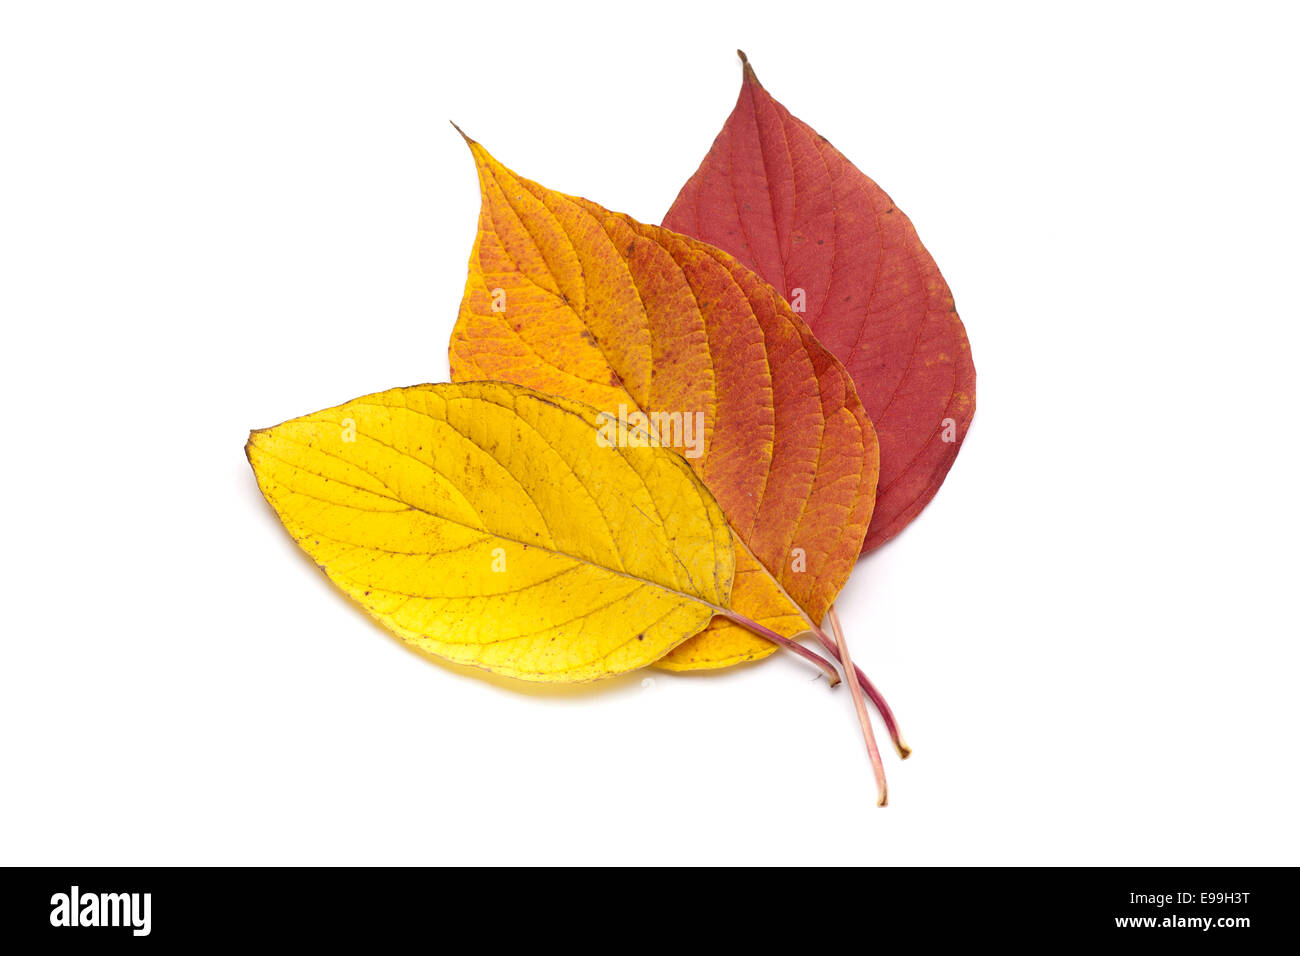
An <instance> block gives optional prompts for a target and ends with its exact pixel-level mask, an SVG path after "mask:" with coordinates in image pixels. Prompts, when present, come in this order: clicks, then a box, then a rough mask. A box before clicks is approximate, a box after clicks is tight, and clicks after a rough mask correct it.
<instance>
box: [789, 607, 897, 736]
mask: <svg viewBox="0 0 1300 956" xmlns="http://www.w3.org/2000/svg"><path fill="white" fill-rule="evenodd" d="M829 614H830V618H831V628H832V629H840V617H839V615H838V614H836V613H835V605H833V604H832V605H831V607H830V611H829ZM812 631H813V634H815V635H816V637H817V640H819V641H821V645H822V647H824V648H826V650H827V651H828V652H829V653H830V654H831V656H832V657H834V658H835V659H836V660H837V661H839V662H840V663H841V664H843V663H844V659H843V658H842V657H841V656H840V651H839V648H838V647H837V646H836V643H835V641H832V640H831V639H830V638H829V637H828V636H827V635H826V632H825V631H823V630H822V629H821V628H820V627H814V628H813V629H812ZM853 671H854V673H855V674H856V675H857V678H858V684H859V685H860V686H861V687H862V689H863V690H864V691H865V692H866V694H867V696H868V697H869V698H871V703H872V704H874V705H875V708H876V710H877V711H879V713H880V719H881V720H883V721H884V722H885V729H886V730H888V731H889V739H890V740H892V741H893V742H894V749H895V750H897V751H898V756H899V757H901V758H902V759H904V760H906V759H907V758H908V757H910V756H912V748H911V747H909V746H908V745H907V741H905V740H904V739H903V732H902V731H901V730H900V729H899V727H898V719H897V718H896V717H895V716H894V711H893V710H892V709H891V708H890V706H889V702H888V701H887V700H885V695H884V694H882V693H880V691H879V690H877V689H876V685H875V684H873V683H871V679H870V678H869V677H867V675H866V674H865V673H863V670H862V668H861V667H859V666H858V665H857V664H854V665H853ZM846 673H847V672H846Z"/></svg>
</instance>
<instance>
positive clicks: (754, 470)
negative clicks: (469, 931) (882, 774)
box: [450, 140, 878, 669]
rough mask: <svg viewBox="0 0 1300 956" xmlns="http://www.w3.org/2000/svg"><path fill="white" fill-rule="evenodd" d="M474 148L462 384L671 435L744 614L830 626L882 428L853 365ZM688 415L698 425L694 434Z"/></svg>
mask: <svg viewBox="0 0 1300 956" xmlns="http://www.w3.org/2000/svg"><path fill="white" fill-rule="evenodd" d="M469 143H470V148H471V150H472V152H473V154H474V158H475V162H476V163H477V166H478V172H479V181H480V188H481V192H482V208H481V212H480V217H479V229H478V235H477V237H476V239H475V242H474V249H473V252H472V254H471V256H470V263H469V278H468V281H467V284H466V288H465V295H464V299H463V300H462V302H461V309H460V315H459V318H458V320H457V323H456V327H455V330H454V331H453V333H452V338H451V344H450V358H451V374H452V378H453V380H457V381H465V380H474V379H500V380H505V381H510V382H516V383H518V384H521V385H527V386H530V387H533V388H536V389H539V390H541V391H544V392H549V393H553V394H558V395H565V396H568V397H571V398H574V399H579V400H582V401H584V402H587V403H589V404H591V405H594V406H596V407H597V408H599V409H602V410H604V411H605V412H606V413H608V415H609V416H610V418H611V419H612V418H613V417H615V416H617V417H618V420H619V421H622V420H623V419H624V418H629V417H635V416H642V417H643V418H644V419H649V420H650V421H651V422H652V423H653V422H654V421H656V420H657V421H659V422H660V423H661V424H663V423H667V425H668V426H669V427H667V431H668V433H669V435H668V440H667V441H666V442H665V443H666V444H668V445H669V446H670V447H673V448H675V449H676V450H677V451H678V452H680V453H681V454H683V455H684V456H685V457H686V460H687V461H688V462H690V464H691V466H692V467H693V468H694V469H695V471H696V473H697V474H698V475H699V476H700V477H701V478H703V480H704V483H705V485H707V486H708V488H709V490H710V491H712V492H713V494H714V496H715V497H716V498H717V500H718V503H719V504H720V505H721V506H722V510H723V512H724V514H725V515H726V518H727V521H728V522H729V523H730V525H731V527H732V528H733V529H734V530H735V532H736V537H737V538H738V540H739V542H740V546H739V547H738V549H737V559H736V563H737V569H738V570H737V576H736V581H735V587H734V590H733V595H732V597H733V606H734V607H735V609H736V610H737V611H739V612H740V613H742V614H745V615H746V616H748V617H751V618H754V619H755V620H758V621H760V622H762V623H764V624H766V625H767V626H769V627H771V628H772V629H773V630H776V631H778V632H780V633H782V634H784V635H787V636H789V635H792V634H795V633H798V632H801V631H804V630H806V629H808V628H809V627H810V626H811V625H815V624H817V623H820V621H821V620H822V618H823V616H824V615H825V613H826V609H827V608H828V607H829V606H830V604H831V602H832V601H833V600H834V598H835V596H836V595H837V594H838V593H839V591H840V589H841V588H842V587H843V585H844V583H845V581H846V580H847V579H848V576H849V573H850V571H851V570H852V568H853V564H854V562H855V560H856V558H857V556H858V554H859V551H860V548H861V544H862V540H863V537H864V536H865V534H866V528H867V524H868V522H869V520H870V517H871V509H872V502H873V499H874V494H875V486H876V474H877V454H878V453H877V448H876V439H875V434H874V431H873V429H872V426H871V422H870V421H869V419H868V418H867V416H866V415H865V413H864V411H863V408H862V404H861V402H860V401H859V400H858V397H857V394H856V392H855V391H854V388H853V384H852V381H851V380H850V378H849V376H848V373H847V372H846V371H845V370H844V368H843V366H841V365H840V363H839V362H838V361H836V359H835V358H834V357H833V356H832V355H831V354H830V353H829V352H828V351H826V349H824V348H823V347H822V346H821V345H820V344H819V343H818V342H817V341H816V339H815V338H814V337H813V335H812V334H811V333H810V332H809V330H808V328H807V326H805V325H804V323H803V322H802V321H801V320H800V319H799V317H798V316H797V315H795V314H794V312H792V311H791V309H790V307H789V305H788V304H787V303H786V302H785V301H784V300H783V299H782V298H781V297H780V296H779V295H778V294H777V293H776V292H775V291H774V290H773V289H772V288H771V286H769V285H768V284H767V283H765V282H763V281H762V280H761V279H759V278H758V277H757V276H756V275H754V274H753V273H752V272H751V271H750V270H748V269H746V268H745V267H743V266H742V265H740V264H739V263H737V262H736V261H735V260H734V259H732V257H730V256H728V255H726V254H725V253H722V252H720V251H718V250H717V249H714V248H713V247H711V246H708V245H706V244H705V243H701V242H698V241H696V240H694V239H690V238H687V237H684V236H679V235H676V234H674V233H672V232H670V231H668V230H666V229H662V228H660V227H658V226H652V225H645V224H643V223H639V222H637V221H636V220H634V219H632V218H631V217H629V216H626V215H623V214H621V213H616V212H610V211H609V210H607V209H604V208H602V207H601V206H598V205H596V204H595V203H593V202H589V201H587V200H585V199H579V198H576V197H573V196H566V195H563V194H561V193H558V192H554V191H552V190H548V189H546V188H545V187H543V186H541V185H539V184H537V183H534V182H531V181H529V180H527V179H524V178H522V177H520V176H518V175H516V174H515V173H513V172H511V171H510V170H509V169H507V168H506V167H505V166H503V165H501V164H500V163H498V162H497V161H496V160H495V159H493V157H492V156H490V155H489V154H488V153H487V151H486V150H484V149H483V147H482V146H480V145H479V144H477V143H475V142H473V141H472V140H471V141H469ZM678 421H679V422H682V423H685V424H686V425H689V423H691V422H698V427H697V428H696V429H695V430H694V433H693V434H687V435H682V434H681V431H682V429H675V428H673V427H671V426H672V423H673V422H678ZM676 438H683V439H684V440H683V441H676V440H675V439H676ZM685 439H689V441H688V440H685ZM692 441H693V443H694V444H693V445H692V443H691V442H692ZM771 649H772V648H771V646H770V645H769V644H768V643H766V642H764V641H761V640H759V639H757V638H755V637H754V636H752V635H751V634H749V633H746V632H745V631H742V630H740V629H738V628H735V627H733V626H731V625H730V624H728V623H727V622H719V621H715V622H714V623H713V624H712V625H711V626H710V628H709V630H708V631H706V632H705V633H704V634H701V635H700V636H699V637H697V638H696V639H695V640H693V641H688V642H687V643H685V644H684V645H682V646H681V647H680V648H678V649H677V650H676V651H674V652H673V653H671V654H669V655H668V656H667V657H666V658H665V659H664V661H663V662H662V663H663V666H666V667H670V668H675V669H693V668H698V667H716V666H725V665H727V664H731V663H736V662H738V661H741V660H751V659H754V658H757V657H760V656H764V655H766V654H768V653H770V652H771Z"/></svg>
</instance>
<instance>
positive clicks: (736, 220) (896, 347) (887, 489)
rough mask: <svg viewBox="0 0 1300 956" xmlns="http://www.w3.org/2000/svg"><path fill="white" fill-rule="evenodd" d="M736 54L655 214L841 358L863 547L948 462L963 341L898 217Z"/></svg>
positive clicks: (969, 407)
mask: <svg viewBox="0 0 1300 956" xmlns="http://www.w3.org/2000/svg"><path fill="white" fill-rule="evenodd" d="M740 56H741V60H742V61H744V64H745V65H744V81H743V83H742V84H741V89H740V99H739V100H738V101H737V102H736V107H735V109H734V110H732V112H731V115H730V116H729V117H728V118H727V122H726V125H724V126H723V127H722V132H721V133H719V134H718V138H717V139H716V140H714V142H713V147H712V149H710V150H709V153H708V155H707V156H705V157H704V162H703V163H701V164H700V168H699V169H698V170H697V171H696V172H695V175H694V176H692V177H691V179H690V181H689V182H688V183H687V184H686V185H685V186H684V187H683V188H682V191H681V193H680V194H678V196H677V200H676V202H674V203H673V207H672V209H670V210H669V211H668V215H667V216H665V217H664V226H666V227H667V228H669V229H672V230H673V231H675V232H682V233H685V234H687V235H689V236H694V237H696V238H698V239H703V240H704V241H705V242H708V243H710V244H712V245H715V246H718V247H720V248H722V249H724V250H725V251H727V252H729V253H731V254H732V255H733V256H735V257H736V258H737V259H739V260H740V261H741V262H742V263H744V264H745V265H747V266H749V267H750V268H751V269H753V270H754V271H755V272H757V273H758V274H759V275H760V276H762V277H763V278H764V279H766V280H767V281H768V282H769V283H770V284H771V285H773V286H775V287H776V289H777V291H779V292H780V293H781V294H782V295H784V296H785V297H786V299H787V300H789V301H790V302H791V303H793V304H794V305H795V307H796V310H798V306H799V305H800V304H802V305H804V312H803V317H804V319H805V321H807V323H808V325H809V326H810V327H811V328H812V330H813V332H814V334H816V336H817V337H818V338H819V339H820V340H821V342H822V344H823V345H825V346H826V347H827V348H828V349H830V350H831V352H833V353H834V354H835V356H836V357H837V358H838V359H839V360H840V361H841V362H843V363H844V365H845V367H847V368H848V370H849V373H850V375H851V376H852V377H853V382H854V384H855V385H856V386H857V390H858V395H859V396H860V397H861V399H862V404H863V406H864V407H865V408H866V410H867V414H868V415H870V416H871V419H872V421H873V422H874V423H875V426H876V431H877V433H878V435H879V441H880V484H879V490H878V491H877V496H876V508H875V514H874V515H873V517H872V520H871V526H870V528H869V529H868V532H867V538H866V541H865V542H864V544H863V546H862V550H863V552H864V553H865V552H867V551H870V550H871V549H873V548H876V547H879V546H880V545H881V544H884V543H885V542H886V541H888V540H889V539H890V538H892V537H893V536H894V535H896V534H897V533H898V532H899V531H901V530H902V529H903V528H904V527H906V525H907V523H908V522H909V521H911V520H912V519H913V518H914V517H916V515H917V514H919V513H920V511H921V509H922V508H924V507H925V506H926V505H927V504H928V503H929V501H930V499H931V498H933V497H934V494H935V492H936V491H938V490H939V486H940V485H941V484H943V479H944V476H946V475H947V474H948V469H949V468H951V467H952V463H953V461H954V459H956V457H957V451H958V449H960V447H961V443H962V441H963V439H965V437H966V429H967V428H968V427H969V426H970V422H971V418H972V417H973V416H974V414H975V366H974V365H973V364H972V362H971V355H970V343H969V342H968V341H967V339H966V330H965V328H964V327H963V326H962V323H961V319H960V318H958V316H957V311H956V308H955V306H954V305H953V299H952V293H951V292H949V290H948V285H947V283H945V282H944V280H943V276H942V275H940V274H939V269H938V267H937V266H936V265H935V264H934V260H933V259H932V258H931V257H930V254H929V253H928V252H927V251H926V249H925V247H924V246H923V245H921V240H920V239H919V238H918V237H917V235H916V230H915V229H914V228H913V227H912V223H911V220H909V219H908V218H907V216H905V215H904V214H903V213H902V211H901V210H900V209H898V208H897V207H896V206H895V205H894V203H893V201H892V200H891V199H890V198H889V197H888V196H887V195H886V194H885V192H884V190H882V189H881V188H880V187H879V186H877V185H876V184H875V183H874V182H872V181H871V180H870V179H868V178H867V177H866V176H865V175H863V173H862V172H861V171H859V170H858V168H857V167H856V166H854V165H853V164H852V163H850V162H849V161H848V160H847V159H845V158H844V156H843V155H842V154H841V153H840V152H839V150H837V149H836V148H835V147H834V146H832V145H831V144H830V143H829V142H827V141H826V139H825V138H824V137H822V136H820V135H819V134H818V133H817V132H816V131H815V130H814V129H813V128H812V127H811V126H809V125H808V124H807V123H804V122H802V121H801V120H798V119H796V118H795V117H794V116H792V115H790V112H789V110H787V109H786V108H785V107H784V106H782V105H781V104H780V103H778V102H777V101H776V100H775V99H773V98H772V96H771V95H770V94H769V93H768V92H767V90H765V89H763V87H762V85H761V84H760V83H759V82H758V78H757V77H756V76H755V75H754V71H753V69H752V68H751V67H750V65H749V62H748V60H746V59H745V55H744V54H743V53H742V54H741V55H740ZM798 290H802V298H803V302H802V303H801V302H800V301H799V299H800V298H801V297H800V294H799V291H798Z"/></svg>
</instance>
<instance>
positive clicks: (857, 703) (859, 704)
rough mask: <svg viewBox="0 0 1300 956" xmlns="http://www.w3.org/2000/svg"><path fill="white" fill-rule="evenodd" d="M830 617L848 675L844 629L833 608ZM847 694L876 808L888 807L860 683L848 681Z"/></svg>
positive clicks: (847, 648) (848, 662) (880, 764)
mask: <svg viewBox="0 0 1300 956" xmlns="http://www.w3.org/2000/svg"><path fill="white" fill-rule="evenodd" d="M830 615H831V629H832V630H833V631H835V643H836V644H837V645H838V646H839V652H840V655H839V656H840V664H841V665H842V666H843V667H844V673H845V674H848V672H849V668H851V667H853V661H852V659H850V657H849V645H848V644H847V643H846V642H845V640H844V629H843V628H841V627H840V619H839V615H838V614H836V613H835V608H834V606H832V607H831V609H830ZM849 693H850V694H852V696H853V707H854V709H856V710H857V712H858V723H860V724H861V725H862V739H863V740H865V741H866V742H867V754H868V756H870V757H871V770H872V772H873V773H874V774H875V775H876V806H878V807H884V806H888V805H889V785H888V784H887V783H886V782H885V765H884V764H883V763H881V760H880V748H879V747H877V746H876V735H875V734H874V733H873V732H872V730H871V717H870V715H868V714H867V704H866V701H864V700H863V699H862V685H861V682H860V681H855V680H850V681H849Z"/></svg>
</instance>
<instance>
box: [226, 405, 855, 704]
mask: <svg viewBox="0 0 1300 956" xmlns="http://www.w3.org/2000/svg"><path fill="white" fill-rule="evenodd" d="M595 416H596V410H595V409H593V408H591V407H589V406H584V405H582V404H581V403H578V402H573V401H569V400H566V399H563V398H556V397H552V396H544V395H539V394H538V393H536V392H532V391H530V390H528V389H523V388H519V387H517V386H514V385H507V384H502V383H499V382H478V383H466V384H462V385H419V386H415V387H413V388H395V389H392V390H390V391H386V392H380V393H378V394H375V395H368V396H365V397H363V398H358V399H356V400H354V401H351V402H348V403H347V404H344V405H339V406H338V407H336V408H330V409H326V410H325V411H321V412H316V413H315V414H312V415H306V416H303V417H302V418H295V419H293V420H292V421H288V422H285V423H283V424H281V425H277V426H275V427H274V428H267V429H262V430H258V431H254V432H253V433H252V434H251V435H250V436H249V440H248V445H247V446H246V451H247V454H248V459H249V462H250V463H251V464H252V466H253V471H254V472H255V473H256V476H257V481H258V484H259V485H260V487H261V489H262V493H263V495H265V497H266V500H267V501H268V502H270V504H271V506H272V507H273V508H274V509H275V511H276V513H277V514H278V515H279V516H280V520H281V521H282V522H283V523H284V526H285V528H287V529H288V531H289V533H290V534H291V535H292V536H293V538H294V540H296V541H297V542H298V544H299V545H300V546H301V547H302V548H303V550H304V551H306V552H307V553H308V554H309V555H310V556H311V558H312V560H314V561H315V562H316V563H317V565H319V566H320V568H321V569H322V570H323V571H324V572H325V573H326V574H327V575H328V576H329V578H330V580H332V581H333V582H334V583H335V584H336V585H338V586H339V587H340V588H341V589H342V590H343V591H344V592H345V593H347V594H348V596H349V597H351V598H352V599H353V600H354V601H356V602H357V603H358V604H360V605H361V606H362V607H363V608H365V610H366V611H367V613H369V614H370V615H371V616H372V617H374V618H375V619H376V620H378V621H379V622H380V623H382V624H383V625H384V626H385V627H387V628H389V629H390V630H392V631H393V632H394V633H396V634H397V635H398V636H399V637H401V638H402V639H403V640H405V641H407V642H408V643H410V644H413V645H414V646H416V647H417V648H419V649H420V650H422V651H425V652H428V653H430V654H434V655H436V656H438V657H442V658H445V659H447V660H450V661H454V662H456V663H460V664H472V665H477V666H479V667H483V668H486V669H487V670H490V671H493V672H496V673H498V674H504V675H507V676H509V677H515V678H520V679H524V680H534V681H585V680H593V679H595V678H600V677H606V676H609V675H612V674H618V673H622V672H624V671H629V670H633V669H635V668H638V667H644V666H645V665H647V664H650V663H652V662H654V661H656V660H658V659H659V658H660V657H662V656H663V655H664V654H665V653H667V652H668V651H670V650H671V649H672V648H674V647H675V646H677V645H678V644H680V643H681V642H682V641H684V640H686V639H687V638H689V637H691V636H692V635H694V634H696V633H698V632H699V630H700V629H701V628H703V627H704V626H705V624H706V623H707V622H708V621H709V619H710V618H712V617H713V616H714V615H715V614H732V612H731V610H730V608H729V603H730V595H731V590H732V575H733V570H734V558H733V544H732V541H733V539H732V534H731V530H730V528H729V527H728V525H727V523H726V519H725V518H724V516H723V515H722V512H721V509H720V508H719V507H718V505H717V503H716V502H715V501H714V499H713V497H712V496H711V495H710V494H709V492H708V490H707V489H706V488H705V487H704V485H703V483H702V482H701V481H700V480H699V478H698V477H697V476H696V475H695V474H694V473H693V472H692V471H691V469H690V468H689V467H687V466H686V464H685V462H684V461H683V459H682V458H681V457H679V456H678V455H676V454H674V453H673V452H671V451H668V450H666V449H663V448H657V447H623V448H620V447H608V446H603V445H602V444H601V443H600V442H599V441H598V429H597V426H596V422H595ZM733 617H734V615H733ZM756 639H757V638H756ZM805 656H810V657H814V656H815V655H810V654H808V653H807V652H805ZM821 663H822V665H824V667H825V668H826V669H829V673H830V675H831V676H832V677H833V676H834V670H833V668H830V665H829V664H826V662H824V661H823V662H821Z"/></svg>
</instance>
